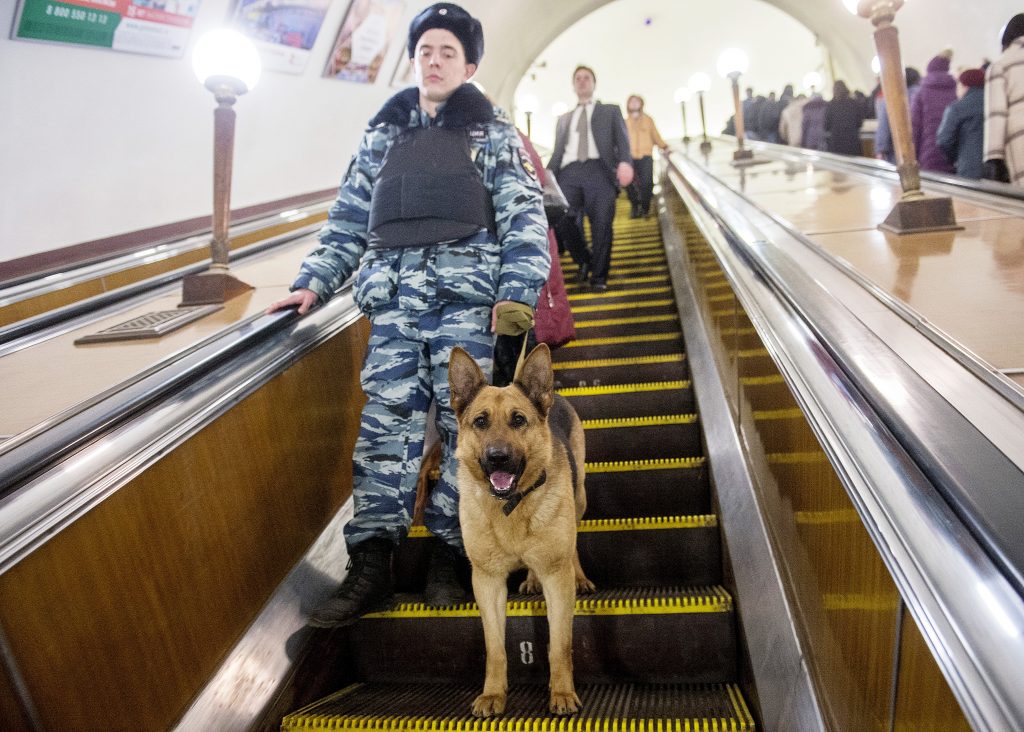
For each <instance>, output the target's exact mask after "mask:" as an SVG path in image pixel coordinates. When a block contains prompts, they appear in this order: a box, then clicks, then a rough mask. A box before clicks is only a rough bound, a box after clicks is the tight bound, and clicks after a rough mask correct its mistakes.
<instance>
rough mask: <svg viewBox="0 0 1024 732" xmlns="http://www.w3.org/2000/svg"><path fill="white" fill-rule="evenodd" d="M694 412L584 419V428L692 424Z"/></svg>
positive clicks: (694, 416)
mask: <svg viewBox="0 0 1024 732" xmlns="http://www.w3.org/2000/svg"><path fill="white" fill-rule="evenodd" d="M698 419H699V417H698V415H696V414H655V415H653V416H650V417H620V418H618V419H585V420H583V429H584V430H606V429H617V428H620V427H663V426H665V425H670V424H694V423H695V422H696V421H697V420H698Z"/></svg>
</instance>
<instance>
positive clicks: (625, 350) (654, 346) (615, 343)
mask: <svg viewBox="0 0 1024 732" xmlns="http://www.w3.org/2000/svg"><path fill="white" fill-rule="evenodd" d="M682 352H683V334H682V333H681V332H680V331H668V332H666V333H644V334H639V335H620V336H603V337H579V335H578V336H577V338H576V340H574V341H569V342H568V343H566V344H565V345H564V346H562V347H561V348H558V349H556V350H555V351H554V353H553V354H552V356H553V359H554V361H555V362H556V363H558V362H562V361H577V360H579V361H588V360H594V359H605V358H625V357H627V356H663V355H667V354H670V353H682Z"/></svg>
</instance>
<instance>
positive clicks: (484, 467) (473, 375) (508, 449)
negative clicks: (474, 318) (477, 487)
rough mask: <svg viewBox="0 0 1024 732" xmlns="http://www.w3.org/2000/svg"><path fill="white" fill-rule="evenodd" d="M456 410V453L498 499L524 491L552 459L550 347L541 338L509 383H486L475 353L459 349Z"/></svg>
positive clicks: (454, 362) (453, 365)
mask: <svg viewBox="0 0 1024 732" xmlns="http://www.w3.org/2000/svg"><path fill="white" fill-rule="evenodd" d="M448 384H449V386H450V387H451V395H452V409H454V410H455V416H456V418H457V419H458V421H459V442H458V449H457V451H456V456H457V457H458V458H459V460H460V461H461V463H462V464H464V465H465V466H466V467H467V468H468V469H469V470H470V472H471V473H472V475H473V476H474V477H475V478H476V479H477V482H479V483H486V484H487V485H489V487H490V492H491V493H492V494H493V495H494V496H495V497H497V498H502V499H507V498H509V497H511V496H512V495H513V494H514V493H516V492H517V490H520V489H522V490H526V489H527V488H528V487H529V486H530V485H532V484H533V482H534V481H535V480H536V479H537V478H538V477H539V476H540V475H541V473H542V472H543V471H544V468H545V466H546V465H547V463H548V461H549V460H550V458H551V433H550V431H549V430H548V425H547V416H548V412H549V411H550V409H551V404H552V402H553V401H554V375H553V373H552V371H551V352H550V351H549V350H548V347H547V346H546V345H544V344H543V343H542V344H541V345H539V346H537V347H536V348H535V349H533V351H532V352H531V353H530V355H529V356H528V357H527V358H526V361H525V362H524V364H523V368H522V370H521V371H520V374H519V375H518V377H517V378H516V380H515V382H514V383H513V384H511V385H509V386H506V387H502V388H498V387H494V386H488V384H487V379H486V377H485V376H484V373H483V371H481V370H480V367H479V366H478V365H477V363H476V361H474V360H473V358H472V357H471V356H470V355H469V354H468V353H466V352H465V351H463V350H462V349H461V348H456V349H454V350H453V351H452V356H451V360H450V361H449V362H448Z"/></svg>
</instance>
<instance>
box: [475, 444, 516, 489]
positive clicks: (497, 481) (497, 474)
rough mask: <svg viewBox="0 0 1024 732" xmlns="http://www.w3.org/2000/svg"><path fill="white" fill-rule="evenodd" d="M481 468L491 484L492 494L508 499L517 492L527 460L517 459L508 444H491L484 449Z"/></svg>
mask: <svg viewBox="0 0 1024 732" xmlns="http://www.w3.org/2000/svg"><path fill="white" fill-rule="evenodd" d="M480 468H481V469H482V470H483V471H484V475H486V476H487V480H488V481H489V482H490V484H491V495H493V496H494V497H495V498H500V499H507V498H508V497H509V496H511V495H512V494H513V493H515V489H516V485H517V484H518V483H519V478H520V477H521V476H522V474H523V471H524V470H525V469H526V461H525V460H521V461H518V464H517V461H516V459H515V457H514V455H513V452H512V450H511V448H509V447H508V446H507V445H489V446H488V447H487V449H486V450H484V456H483V459H482V460H481V461H480Z"/></svg>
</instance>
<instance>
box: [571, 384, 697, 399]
mask: <svg viewBox="0 0 1024 732" xmlns="http://www.w3.org/2000/svg"><path fill="white" fill-rule="evenodd" d="M689 388H690V382H689V381H649V382H645V383H639V384H609V385H608V386H572V387H569V388H567V389H559V390H558V393H559V394H561V395H562V396H564V397H578V396H601V395H604V394H632V393H633V392H637V391H675V390H681V389H689Z"/></svg>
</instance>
